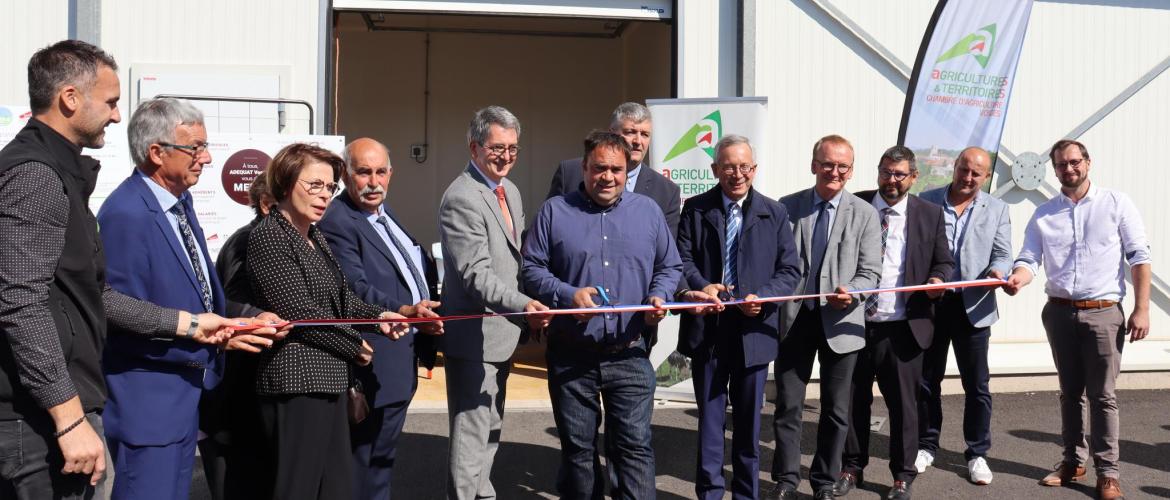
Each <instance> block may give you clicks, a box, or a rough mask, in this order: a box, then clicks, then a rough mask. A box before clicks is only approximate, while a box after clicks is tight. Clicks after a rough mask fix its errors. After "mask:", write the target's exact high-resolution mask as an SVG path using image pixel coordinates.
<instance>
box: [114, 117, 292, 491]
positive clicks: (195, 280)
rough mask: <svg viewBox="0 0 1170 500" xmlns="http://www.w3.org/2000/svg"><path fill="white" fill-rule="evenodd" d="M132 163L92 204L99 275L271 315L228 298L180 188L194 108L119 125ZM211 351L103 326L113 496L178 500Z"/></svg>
mask: <svg viewBox="0 0 1170 500" xmlns="http://www.w3.org/2000/svg"><path fill="white" fill-rule="evenodd" d="M128 134H129V139H130V155H131V157H132V158H133V159H134V162H135V164H136V165H137V168H136V169H135V171H134V173H132V174H130V177H128V178H127V179H126V180H125V181H123V182H122V183H121V184H120V185H119V186H118V187H117V188H115V189H114V191H113V192H112V193H110V197H109V198H107V199H106V201H105V203H103V204H102V208H101V210H100V211H98V217H97V219H98V223H99V224H100V225H101V228H102V231H101V237H102V243H103V245H104V246H105V248H106V250H107V252H108V253H107V254H106V255H107V263H106V266H107V267H106V269H107V271H108V273H107V275H106V276H107V280H108V282H109V284H110V286H111V287H113V288H114V289H115V290H118V291H120V292H122V293H125V294H126V295H129V296H131V297H134V298H137V299H141V300H145V301H149V302H152V303H154V304H158V305H161V306H165V307H175V308H179V309H184V310H192V311H200V312H211V313H216V314H224V313H225V312H230V314H232V315H234V316H257V315H260V316H262V317H263V319H265V320H279V318H277V317H276V316H275V315H272V314H270V313H263V314H261V312H262V311H260V310H258V309H256V308H254V307H251V306H248V305H244V304H237V303H232V302H228V301H227V300H226V298H225V296H224V291H223V287H222V286H221V285H220V282H219V278H218V276H217V274H216V273H215V267H214V265H213V264H212V261H211V258H210V256H209V254H208V253H207V244H206V240H205V238H204V236H203V230H202V228H201V227H200V225H199V220H198V219H197V218H196V217H195V210H194V205H193V203H192V199H191V198H192V197H191V194H190V193H188V189H189V188H191V187H192V186H194V185H195V183H197V182H199V176H200V174H202V172H203V166H204V165H207V164H208V163H210V162H211V155H210V154H209V153H208V152H207V130H206V128H205V127H204V125H203V114H202V113H201V112H199V110H198V109H196V108H195V107H194V106H192V105H190V104H188V103H185V102H183V101H178V100H175V99H154V100H149V101H145V102H143V103H142V104H140V105H139V107H138V110H137V111H135V112H134V116H132V117H131V118H130V125H129V127H128ZM271 343H272V339H271V338H265V337H261V336H256V335H247V334H246V335H237V336H235V337H233V338H232V340H231V341H230V342H229V343H228V346H227V347H228V348H229V349H242V350H247V351H252V352H259V350H260V348H262V347H267V346H269V345H271ZM221 354H222V351H221V350H220V349H219V348H218V347H216V346H209V345H201V344H197V343H194V342H191V341H189V340H186V339H177V340H174V341H171V342H166V343H162V342H158V341H157V340H156V339H153V338H148V337H143V336H140V335H134V334H132V333H130V332H126V331H124V330H123V329H121V328H117V327H115V328H112V329H111V330H110V338H109V342H108V343H107V346H106V351H105V357H104V359H103V366H102V368H103V372H104V373H105V375H106V385H107V386H108V387H109V392H110V395H109V403H108V404H107V405H106V411H105V414H104V417H105V422H106V439H107V441H108V442H109V445H110V454H111V456H112V457H113V459H114V468H115V470H116V471H117V475H116V476H115V477H114V487H113V491H112V497H113V498H116V499H130V498H143V499H145V498H159V497H165V498H178V499H183V498H186V497H187V494H188V491H189V490H190V488H191V471H192V468H193V466H194V462H195V447H196V440H197V438H198V433H199V409H198V407H199V399H200V397H201V396H202V394H203V390H204V389H213V388H215V386H216V385H218V384H219V382H220V378H221V375H222V374H223V357H222V355H221Z"/></svg>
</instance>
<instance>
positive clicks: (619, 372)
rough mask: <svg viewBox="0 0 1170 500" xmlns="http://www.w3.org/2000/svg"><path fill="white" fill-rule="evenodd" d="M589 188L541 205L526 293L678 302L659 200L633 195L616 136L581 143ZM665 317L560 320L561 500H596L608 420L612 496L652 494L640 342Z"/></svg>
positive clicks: (560, 302) (556, 377) (555, 383)
mask: <svg viewBox="0 0 1170 500" xmlns="http://www.w3.org/2000/svg"><path fill="white" fill-rule="evenodd" d="M583 157H584V158H585V160H584V162H583V163H582V167H581V168H582V178H584V179H585V180H584V183H583V184H582V186H581V188H580V189H579V190H577V191H576V192H572V193H569V194H566V195H564V196H558V197H555V198H552V199H550V200H548V201H546V202H545V203H544V205H543V206H541V207H540V212H538V213H537V215H536V221H535V222H534V223H533V225H532V230H531V234H530V235H529V238H528V240H527V241H526V242H525V245H524V267H523V270H522V272H523V283H524V288H525V289H526V290H529V291H531V292H532V293H533V294H535V295H536V297H537V298H539V299H540V300H541V301H542V302H546V303H549V304H552V306H553V307H556V308H559V309H564V308H592V307H597V306H598V305H630V304H650V305H654V306H655V307H658V306H660V305H662V304H663V303H665V302H666V301H667V300H668V299H669V297H670V296H671V295H673V293H674V291H675V289H676V287H677V285H678V281H679V277H680V275H681V273H682V262H681V261H680V260H679V257H678V251H677V250H676V249H675V244H674V238H673V237H672V236H671V233H670V229H669V228H668V227H667V226H666V219H665V218H664V217H663V216H662V214H661V213H660V212H659V211H658V210H657V209H656V208H655V207H654V202H653V201H651V200H650V199H649V198H647V197H645V196H642V195H640V194H637V193H629V192H626V189H625V184H626V169H627V168H628V166H629V165H631V164H632V163H633V162H632V161H631V159H630V147H629V145H628V144H626V141H625V140H624V139H622V137H621V136H620V135H617V134H615V133H612V132H594V133H592V134H590V135H589V136H588V137H587V138H586V139H585V154H584V156H583ZM665 316H666V310H665V309H656V310H652V311H647V312H621V313H610V312H607V313H601V314H577V315H574V316H573V317H570V316H567V315H560V316H556V317H555V319H554V320H553V322H552V323H551V325H550V328H551V330H552V331H551V332H550V333H549V340H548V342H549V344H548V351H547V359H548V392H549V397H550V398H551V399H552V405H553V419H554V420H555V421H556V424H557V434H558V435H559V437H560V441H561V465H560V471H559V473H558V474H557V491H558V492H559V493H560V495H561V497H562V498H601V497H602V495H603V492H604V490H605V487H604V484H605V482H604V481H603V480H602V476H601V471H599V470H598V469H597V467H596V463H595V461H594V457H595V455H594V452H595V447H596V444H597V431H598V426H599V424H600V422H601V417H602V405H601V402H602V400H604V401H605V406H604V412H605V421H606V423H607V425H606V429H607V432H612V433H613V438H612V439H611V442H613V443H614V445H615V446H614V447H613V448H612V449H611V450H610V452H609V458H610V460H612V462H613V467H612V469H613V470H614V472H615V473H616V475H617V482H616V484H615V485H614V488H615V489H616V490H617V491H616V495H615V497H617V498H637V499H651V498H654V494H655V483H654V448H653V447H651V445H650V418H651V414H652V412H653V406H654V387H655V378H654V367H653V366H652V365H651V364H650V360H649V359H648V358H647V352H648V351H649V346H648V345H647V343H646V340H645V339H644V337H643V330H644V329H645V328H646V327H647V326H648V325H656V324H658V322H659V321H661V320H662V318H663V317H665Z"/></svg>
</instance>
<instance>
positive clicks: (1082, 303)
mask: <svg viewBox="0 0 1170 500" xmlns="http://www.w3.org/2000/svg"><path fill="white" fill-rule="evenodd" d="M1048 301H1049V302H1051V303H1053V304H1060V305H1062V306H1072V307H1075V308H1077V309H1105V308H1107V307H1113V306H1115V305H1117V301H1115V300H1070V299H1065V298H1061V297H1048Z"/></svg>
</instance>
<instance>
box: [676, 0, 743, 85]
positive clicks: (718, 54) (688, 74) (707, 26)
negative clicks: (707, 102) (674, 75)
mask: <svg viewBox="0 0 1170 500" xmlns="http://www.w3.org/2000/svg"><path fill="white" fill-rule="evenodd" d="M737 9H738V6H737V1H736V0H679V2H678V12H676V13H675V22H676V23H678V97H733V96H735V95H737V94H736V91H737V89H736V73H737V66H736V64H737V55H736V50H737V44H738V32H737V31H738V30H737V26H738V23H739V21H738V19H737ZM661 97H669V96H661Z"/></svg>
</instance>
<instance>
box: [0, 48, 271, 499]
mask: <svg viewBox="0 0 1170 500" xmlns="http://www.w3.org/2000/svg"><path fill="white" fill-rule="evenodd" d="M117 68H118V65H117V63H115V62H114V59H113V58H112V57H110V55H109V54H106V53H105V52H103V51H102V50H101V49H99V48H97V47H95V46H93V45H90V44H88V43H85V42H81V41H77V40H64V41H61V42H58V43H55V44H53V45H51V46H49V47H45V48H43V49H41V50H38V51H37V52H36V53H35V54H33V56H32V58H31V59H29V63H28V76H29V78H28V79H29V85H28V88H29V103H30V106H31V108H32V113H33V116H32V118H30V119H29V120H28V125H26V126H25V127H24V128H23V129H22V130H21V131H20V133H18V134H17V135H16V137H15V138H14V139H13V140H12V142H10V143H9V144H8V145H7V146H6V147H5V148H4V150H3V151H0V199H3V200H4V203H3V204H0V234H3V235H4V244H3V245H0V297H3V298H4V299H3V303H4V306H3V308H2V309H0V338H2V339H3V340H2V341H0V491H2V492H4V493H3V494H2V496H5V498H8V497H10V496H11V497H15V498H18V499H28V500H32V499H42V498H59V499H76V498H91V497H93V496H94V495H95V493H96V494H98V495H99V496H101V494H102V493H101V491H100V490H102V489H103V488H102V487H101V480H102V475H103V473H104V472H105V470H106V463H105V445H104V444H103V443H102V439H101V434H102V417H101V416H100V415H101V412H102V407H103V405H104V404H105V400H106V386H105V381H104V380H103V378H102V376H101V350H102V346H103V345H104V344H105V341H106V328H107V325H108V326H109V327H112V328H117V329H120V330H124V331H126V332H133V333H134V334H137V335H143V336H153V337H158V338H176V337H185V338H186V339H187V340H194V341H195V342H200V343H220V342H223V341H224V340H225V339H226V337H227V336H228V335H229V331H228V330H227V328H228V327H229V326H231V325H233V324H234V323H235V321H234V320H229V319H226V318H222V317H220V316H218V315H215V314H212V313H203V314H193V313H189V312H187V311H188V310H190V309H186V310H176V309H168V308H163V307H158V306H156V305H154V304H151V303H149V302H143V301H140V300H135V299H133V298H130V297H127V296H126V295H123V294H121V293H119V292H117V291H115V290H114V289H112V288H110V286H109V285H107V284H106V283H104V279H105V271H106V270H105V257H104V255H103V251H102V246H101V245H100V244H99V242H98V235H97V224H95V221H94V217H93V214H92V213H91V212H90V211H89V193H90V192H91V191H92V190H93V186H94V183H95V182H96V181H97V172H98V168H99V165H98V162H97V161H96V160H94V159H93V158H90V157H88V156H83V155H82V154H81V148H83V147H89V148H100V147H102V146H103V145H104V143H105V141H104V137H103V136H104V134H105V128H106V126H107V125H109V124H110V123H115V122H118V121H121V115H120V113H119V111H118V100H119V97H120V94H121V93H120V90H119V88H120V87H119V84H118V74H117ZM268 331H272V330H271V329H268ZM66 353H68V354H66ZM160 406H163V407H165V405H162V404H160Z"/></svg>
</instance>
